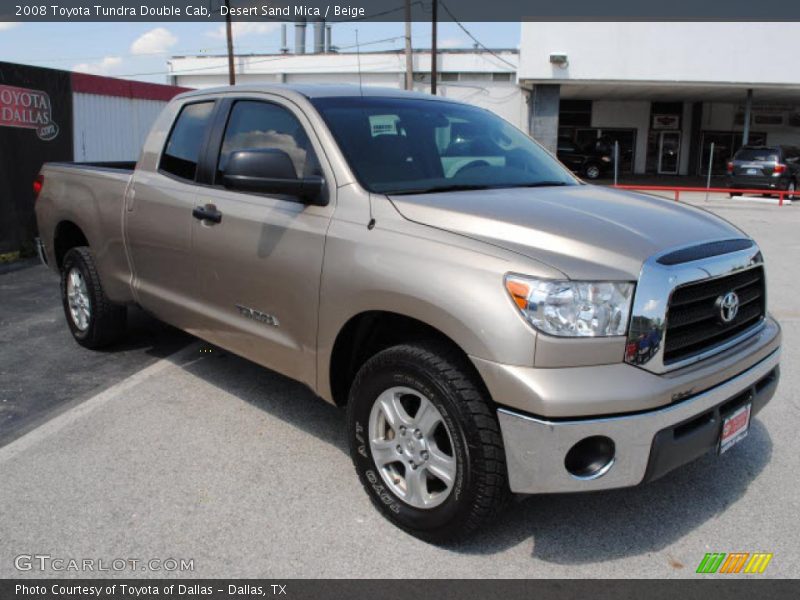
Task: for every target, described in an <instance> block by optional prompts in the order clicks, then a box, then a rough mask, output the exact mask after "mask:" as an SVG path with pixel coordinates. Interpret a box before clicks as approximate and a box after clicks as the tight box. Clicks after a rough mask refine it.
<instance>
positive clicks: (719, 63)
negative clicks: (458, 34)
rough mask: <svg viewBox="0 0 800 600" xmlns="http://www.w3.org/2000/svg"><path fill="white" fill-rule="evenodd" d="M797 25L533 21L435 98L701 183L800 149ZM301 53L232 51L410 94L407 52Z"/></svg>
mask: <svg viewBox="0 0 800 600" xmlns="http://www.w3.org/2000/svg"><path fill="white" fill-rule="evenodd" d="M794 29H796V26H795V24H793V23H752V22H751V23H603V22H594V23H536V22H527V23H522V24H521V38H520V39H521V43H520V47H519V49H518V50H516V49H505V50H492V51H485V50H444V51H442V52H440V53H439V56H438V62H437V67H438V71H439V77H438V82H439V84H438V94H439V95H441V96H446V97H451V98H455V99H458V100H463V101H466V102H470V103H472V104H475V105H478V106H482V107H484V108H488V109H490V110H493V111H495V112H496V113H497V114H499V115H500V116H502V117H504V118H505V119H507V120H508V121H510V122H511V123H513V124H514V125H516V126H518V127H520V128H521V129H523V130H524V131H527V132H529V133H530V134H531V135H533V136H534V137H535V138H536V139H537V140H539V141H540V142H541V143H542V144H544V146H545V147H547V148H549V149H550V150H552V151H555V150H556V148H557V145H558V140H559V139H561V140H569V141H571V142H577V143H578V144H579V145H588V144H591V143H593V142H594V141H595V140H597V139H601V140H605V141H610V142H613V141H616V142H618V143H619V146H620V169H621V172H622V173H636V174H653V175H705V174H706V173H707V171H708V168H709V164H710V163H711V169H712V172H713V173H714V174H716V175H719V174H722V173H724V171H725V166H726V163H727V161H728V159H729V158H730V156H731V155H732V154H733V152H735V151H736V150H737V149H738V148H739V147H740V146H741V145H742V144H743V143H745V141H747V142H748V143H751V144H779V143H790V144H795V145H797V144H800V69H798V68H796V62H797V61H796V57H795V55H796V50H795V38H796V35H795V33H796V32H795V31H794ZM325 48H327V46H325ZM303 51H304V47H303V46H302V44H300V45H299V46H297V45H296V49H295V53H289V52H288V51H287V52H286V53H283V54H272V55H248V56H237V57H236V71H237V81H239V82H242V83H251V82H257V81H268V82H289V83H299V82H314V83H354V84H357V83H358V82H359V81H360V82H361V83H362V85H379V86H384V87H396V88H402V87H403V86H404V78H405V57H404V54H403V52H402V51H390V52H361V53H355V52H330V51H329V50H328V51H325V50H322V51H319V52H318V53H310V54H305V53H302V52H303ZM413 61H414V73H415V75H414V81H415V83H414V86H415V89H417V90H419V91H429V90H430V75H429V73H430V66H431V62H430V61H431V55H430V52H429V51H415V52H414V57H413ZM169 69H170V71H171V73H172V75H171V81H170V82H171V83H172V84H173V85H180V86H186V87H208V86H215V85H225V84H226V83H227V61H226V57H225V56H199V57H195V56H180V57H173V58H172V59H171V60H170V62H169ZM712 143H713V145H714V154H713V157H712V156H711V153H710V150H711V145H712ZM712 159H713V160H712Z"/></svg>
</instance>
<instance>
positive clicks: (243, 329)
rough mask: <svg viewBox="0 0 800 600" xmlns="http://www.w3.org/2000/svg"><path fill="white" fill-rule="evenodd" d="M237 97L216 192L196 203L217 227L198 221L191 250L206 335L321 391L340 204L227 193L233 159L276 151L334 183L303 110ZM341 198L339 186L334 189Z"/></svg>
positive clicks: (224, 121)
mask: <svg viewBox="0 0 800 600" xmlns="http://www.w3.org/2000/svg"><path fill="white" fill-rule="evenodd" d="M263 98H264V96H260V97H258V98H246V97H243V98H238V99H228V100H226V101H225V103H224V104H223V107H222V108H221V110H220V114H219V117H218V120H217V122H216V123H215V129H216V130H218V131H219V132H221V133H220V134H219V135H220V139H217V140H216V143H215V142H213V141H212V143H211V144H210V146H209V154H210V155H209V157H208V170H209V171H213V173H211V172H210V173H209V177H210V179H211V181H210V182H209V183H210V185H206V186H203V187H200V188H198V194H197V198H196V200H197V204H198V206H200V207H204V208H206V209H210V210H212V211H215V214H219V216H220V219H219V222H214V221H209V220H208V219H202V218H195V219H194V223H193V230H192V238H193V243H192V246H193V248H194V256H195V270H196V275H195V277H196V282H197V295H198V297H200V298H203V304H202V308H203V315H202V316H201V319H200V320H199V321H198V328H199V329H200V330H199V331H197V333H198V335H200V336H201V337H203V338H204V339H206V340H208V341H210V342H212V343H215V344H218V345H219V346H222V347H224V348H227V349H229V350H231V351H232V352H235V353H237V354H239V355H242V356H245V357H247V358H249V359H251V360H253V361H255V362H257V363H259V364H261V365H264V366H266V367H269V368H271V369H274V370H276V371H279V372H281V373H283V374H285V375H288V376H289V377H292V378H294V379H298V380H300V381H303V382H305V383H307V384H310V385H314V384H315V377H316V368H315V354H316V341H317V340H316V334H317V318H318V309H319V285H320V275H321V270H322V259H323V253H324V248H325V235H326V232H327V229H328V224H329V223H330V219H331V215H332V211H333V208H334V203H335V202H334V201H335V198H333V197H330V196H332V192H331V191H326V192H325V193H327V194H328V195H329V202H328V204H327V205H326V206H316V205H310V204H307V203H304V202H303V201H302V200H301V199H300V198H297V197H293V196H289V195H283V194H261V193H252V192H243V191H236V190H232V189H226V188H225V187H224V186H223V185H222V184H221V182H222V176H223V174H224V172H225V167H226V164H227V160H228V158H229V157H230V156H231V154H232V153H233V152H237V151H244V150H255V149H276V150H281V151H283V152H285V153H286V154H288V156H289V157H290V158H291V161H292V164H293V166H294V168H295V172H296V175H297V177H298V178H299V177H305V176H317V175H319V176H322V177H323V178H324V179H325V180H326V181H329V182H332V181H333V176H332V172H331V171H330V168H329V166H328V165H327V164H325V165H321V164H320V162H319V160H318V157H319V156H324V155H323V154H322V152H321V148H320V146H319V144H318V141H317V140H316V137H315V136H314V134H313V131H312V130H311V128H310V126H309V123H308V122H307V120H306V118H305V116H304V115H303V114H302V112H301V111H299V110H297V109H296V108H295V107H293V106H291V105H288V104H285V103H283V101H281V100H280V99H274V100H272V99H270V100H269V101H267V100H264V99H263ZM329 188H330V189H333V190H335V186H329Z"/></svg>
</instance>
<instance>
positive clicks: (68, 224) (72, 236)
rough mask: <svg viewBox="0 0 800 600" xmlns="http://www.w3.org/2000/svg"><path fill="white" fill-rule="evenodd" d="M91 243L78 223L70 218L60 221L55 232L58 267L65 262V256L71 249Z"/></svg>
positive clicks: (55, 255)
mask: <svg viewBox="0 0 800 600" xmlns="http://www.w3.org/2000/svg"><path fill="white" fill-rule="evenodd" d="M89 245H90V244H89V239H88V238H87V237H86V234H85V233H84V232H83V230H82V229H81V228H80V227H79V226H78V225H76V224H75V223H74V222H73V221H70V220H63V221H60V222H59V223H58V225H56V227H55V230H54V233H53V256H54V258H55V261H56V266H57V267H58V269H59V270H60V269H61V266H62V265H63V264H64V256H65V255H66V254H67V252H69V250H71V249H72V248H75V247H77V246H89Z"/></svg>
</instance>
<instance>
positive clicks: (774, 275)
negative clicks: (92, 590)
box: [0, 196, 800, 578]
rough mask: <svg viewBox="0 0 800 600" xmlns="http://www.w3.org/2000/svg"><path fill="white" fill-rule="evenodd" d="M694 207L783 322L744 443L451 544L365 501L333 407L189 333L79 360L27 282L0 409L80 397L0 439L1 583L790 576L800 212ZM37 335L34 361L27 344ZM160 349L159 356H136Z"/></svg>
mask: <svg viewBox="0 0 800 600" xmlns="http://www.w3.org/2000/svg"><path fill="white" fill-rule="evenodd" d="M689 200H690V201H691V202H693V203H696V204H699V205H702V206H704V207H709V208H711V209H713V211H714V212H716V213H718V214H719V215H721V216H722V217H724V218H726V219H728V220H730V221H732V222H733V223H734V224H736V225H738V226H740V227H741V228H743V229H744V230H745V231H747V232H748V233H749V234H751V235H752V236H753V237H755V239H756V240H757V241H758V242H759V244H760V245H761V247H762V250H763V252H764V255H765V259H766V262H767V274H768V279H769V305H770V309H771V311H772V313H773V314H774V315H775V316H776V317H777V318H778V319H779V320H780V321H781V324H782V326H783V330H784V346H783V360H782V377H783V378H782V382H781V385H780V387H779V391H778V393H777V395H776V397H775V398H774V399H773V401H772V402H771V403H770V404H769V405H768V406H767V408H765V409H764V411H763V412H762V413H760V414H759V416H758V417H757V418H756V419H755V421H754V422H753V424H752V429H751V431H750V434H749V436H748V438H747V439H746V440H745V441H744V442H743V443H742V444H740V445H738V446H737V447H736V448H735V449H733V450H731V451H730V452H728V453H726V454H725V455H723V456H721V457H716V456H707V457H704V458H702V459H700V460H698V461H696V462H695V463H693V464H691V465H688V466H687V467H685V468H682V469H679V470H678V471H675V472H673V473H671V474H669V475H667V476H666V477H664V478H663V479H661V480H659V481H656V482H654V483H652V484H650V485H646V486H642V487H638V488H634V489H627V490H616V491H608V492H598V493H592V494H583V495H580V494H571V495H551V496H539V497H531V498H526V499H522V500H520V501H517V502H515V503H513V504H512V505H511V506H509V507H508V509H507V510H506V511H505V513H504V514H503V515H502V516H501V517H500V518H499V519H498V520H497V521H496V522H494V523H493V524H492V525H491V526H489V527H488V528H486V530H484V531H482V532H480V533H479V534H478V535H476V536H475V537H474V538H473V539H472V540H470V541H469V542H467V543H463V544H461V545H458V546H451V547H445V548H442V547H436V546H432V545H429V544H425V543H423V542H420V541H418V540H416V539H415V538H413V537H411V536H409V535H407V534H405V533H403V532H401V531H399V530H398V529H396V528H395V527H393V526H392V525H390V524H389V523H388V522H386V521H385V520H384V519H383V518H382V517H380V516H379V515H378V513H377V512H376V511H375V510H374V509H373V508H372V506H371V505H370V502H369V500H368V498H367V496H366V494H365V493H364V492H363V491H362V490H361V488H360V485H359V483H358V481H357V478H356V475H355V473H354V471H353V468H352V466H351V464H350V459H349V457H348V455H347V449H346V438H345V435H344V413H343V412H342V411H341V410H339V409H337V408H335V407H333V406H330V405H328V404H326V403H324V402H323V401H322V400H320V399H318V398H316V397H315V396H314V395H313V394H312V393H311V392H309V391H308V390H307V389H305V388H304V387H303V386H301V385H299V384H296V383H294V382H292V381H290V380H287V379H286V378H283V377H281V376H279V375H277V374H275V373H272V372H270V371H268V370H265V369H262V368H260V367H258V366H256V365H254V364H252V363H249V362H248V361H245V360H243V359H240V358H237V357H235V356H232V355H230V354H228V353H226V352H223V351H221V350H218V349H215V348H210V347H209V346H207V345H206V344H204V343H202V342H200V341H193V342H191V343H190V344H189V345H187V346H185V347H183V348H182V349H180V350H178V351H177V352H175V353H172V354H168V355H167V354H165V352H167V350H169V348H168V347H167V346H168V345H164V344H161V343H159V342H155V343H150V344H149V345H148V344H143V345H140V346H138V347H137V346H135V345H134V346H126V347H125V349H124V350H122V352H121V353H120V354H116V353H114V352H111V351H109V352H105V353H101V358H102V360H100V359H92V358H91V357H90V356H88V355H86V357H85V356H84V353H88V352H89V351H86V350H83V349H79V347H78V346H76V345H75V344H74V343H73V342H72V340H71V339H70V338H69V335H68V332H67V329H66V326H65V325H64V324H63V317H62V315H61V314H60V312H58V314H56V312H52V311H53V304H54V303H55V306H56V308H57V309H58V311H60V307H59V306H58V298H57V288H56V286H57V281H56V280H54V279H52V277H51V276H49V275H47V274H46V273H45V272H44V271H41V273H42V274H41V277H45V276H47V277H49V278H50V279H49V282H48V284H47V286H46V289H45V287H41V288H40V287H37V286H34V287H32V288H31V289H32V292H31V293H35V294H36V298H35V299H34V300H32V301H35V302H40V300H39V296H38V294H43V295H45V296H47V298H48V299H47V300H41V308H40V311H39V312H41V314H43V315H50V316H48V317H47V319H45V318H44V317H42V319H43V321H44V323H43V324H42V325H40V326H39V327H41V331H40V330H39V329H37V328H36V327H35V326H34V325H28V326H27V328H26V327H20V326H19V324H18V322H17V318H16V317H14V315H13V314H12V315H11V316H9V315H8V314H7V313H5V312H4V313H3V315H2V317H3V318H2V328H0V336H2V340H3V342H4V343H3V344H2V347H0V361H2V363H1V364H2V365H3V366H2V369H3V371H2V373H3V379H2V385H3V386H4V387H3V388H2V389H3V393H4V398H7V399H10V400H12V401H13V402H16V403H17V405H19V406H22V405H24V398H25V397H26V396H28V395H30V390H31V389H33V390H38V391H36V392H35V394H38V395H40V396H43V397H45V396H47V395H48V393H50V394H55V393H57V390H58V389H59V388H60V386H62V385H63V386H64V388H65V391H64V392H63V394H62V395H66V396H74V397H70V398H62V401H61V405H62V408H61V409H60V410H59V411H58V413H57V414H56V416H54V417H52V418H50V419H49V420H47V421H46V422H44V423H43V424H40V425H39V426H38V427H35V428H34V429H32V430H30V431H27V433H25V435H22V436H21V437H20V436H17V439H16V440H14V441H13V442H11V443H7V444H6V445H5V446H3V447H2V448H0V482H2V485H0V507H2V510H0V577H20V576H21V577H25V576H42V575H44V576H64V575H68V576H79V575H83V576H87V575H89V576H91V575H92V573H83V574H81V573H59V572H52V571H46V572H43V573H42V572H39V571H28V572H20V571H18V570H16V569H15V567H14V557H16V556H18V555H20V554H49V555H51V556H54V557H63V558H80V559H82V558H94V559H104V560H107V561H111V560H113V559H115V558H135V559H144V560H147V559H151V558H155V559H167V558H175V559H193V564H194V570H193V571H185V572H169V573H167V572H156V573H154V572H147V571H137V572H124V573H122V575H124V576H165V575H167V576H169V575H176V576H179V575H183V576H193V577H237V576H238V577H376V578H381V577H399V578H415V577H481V578H484V577H485V578H492V577H695V576H696V575H695V569H696V567H697V565H698V563H699V562H700V560H701V559H702V558H703V556H704V554H705V553H707V552H771V553H773V554H774V557H773V559H772V562H771V563H770V564H769V566H768V568H767V570H766V571H765V573H764V574H763V575H760V576H757V577H767V576H770V577H796V576H798V575H800V571H799V570H798V566H797V565H798V564H800V529H798V528H797V527H796V526H795V525H794V522H795V520H796V515H797V514H800V480H798V478H797V473H798V472H800V452H798V449H799V447H800V446H799V443H798V436H797V422H798V412H799V409H800V392H798V386H799V385H800V369H798V368H797V367H796V363H797V361H798V360H799V359H800V351H798V347H800V346H799V342H800V304H798V303H797V298H798V292H800V284H798V282H797V280H796V277H797V276H798V275H800V269H798V264H799V263H800V241H799V240H800V236H798V231H800V205H795V206H791V207H784V208H778V207H774V206H767V205H760V204H750V203H744V202H735V201H730V200H725V199H721V198H714V199H713V200H712V201H710V202H708V203H707V204H706V203H705V202H704V200H703V197H702V196H697V197H696V198H691V197H690V198H689ZM40 269H41V267H30V268H28V269H25V270H18V271H15V272H14V273H7V274H5V275H0V290H2V293H3V302H2V305H3V309H2V310H3V311H6V310H7V308H6V304H7V302H6V299H7V297H8V296H6V294H7V289H8V288H7V287H5V286H6V283H7V281H8V279H7V278H8V277H16V278H18V279H20V278H22V279H25V278H33V279H34V280H35V279H36V278H38V277H40V274H39V273H40ZM20 301H22V299H20ZM51 317H52V318H53V319H55V320H54V321H53V322H50V321H49V320H48V319H50V318H51ZM147 327H157V326H156V325H147ZM38 331H40V334H41V335H40V337H39V338H38V339H37V341H36V344H35V346H34V347H35V349H36V352H34V351H33V350H32V349H31V347H29V345H26V340H27V339H28V338H30V337H31V335H35V334H36V335H38V334H37V332H38ZM176 335H179V334H176ZM179 338H180V336H179ZM150 340H151V342H153V340H152V338H150ZM176 343H177V346H178V347H180V345H181V342H180V340H177V342H176ZM153 347H157V348H159V349H161V350H159V352H161V356H160V357H159V356H157V355H152V356H151V355H148V352H151V353H152V349H153ZM19 348H23V349H24V350H23V352H24V355H23V356H21V357H18V356H17V352H18V351H19V350H18V349H19ZM39 353H41V354H39ZM89 354H92V353H89ZM62 355H63V356H65V357H66V358H65V359H63V362H60V363H54V362H53V361H57V360H62V359H59V358H58V357H60V356H62ZM141 355H145V358H146V360H144V361H143V362H140V363H137V362H136V361H137V360H143V359H141V358H138V359H137V358H136V357H137V356H139V357H140V356H141ZM126 356H128V357H129V358H125V357H126ZM93 360H95V361H97V360H99V361H100V362H93ZM118 360H119V361H120V362H123V363H125V364H127V365H128V367H126V368H125V369H122V370H120V371H119V372H116V373H114V374H110V372H108V371H107V375H106V376H105V378H100V379H102V383H103V385H100V384H99V380H93V381H95V383H96V384H98V385H95V386H94V387H92V386H78V387H77V388H75V389H72V388H70V387H69V386H70V385H74V384H72V383H64V382H65V381H66V382H70V381H72V380H73V379H78V380H80V379H81V378H83V377H90V378H93V377H95V371H96V370H97V369H106V370H108V369H110V368H111V367H109V366H107V363H106V361H111V362H110V363H108V364H116V362H117V361H118ZM125 361H127V363H126V362H125ZM9 365H10V367H9ZM104 365H106V366H104ZM32 368H36V369H39V372H38V375H35V376H34V375H30V374H28V373H27V370H28V369H32ZM39 380H46V381H39ZM48 382H49V383H48ZM14 386H17V387H14ZM37 386H38V387H37ZM48 389H49V390H50V391H49V392H48V391H47V390H48ZM9 390H10V392H9ZM16 390H19V391H16ZM70 390H72V391H70ZM87 390H89V391H87ZM19 410H24V409H23V408H20V409H19ZM0 414H2V413H0ZM47 414H48V415H52V414H53V413H47ZM41 418H44V417H41ZM39 422H41V420H40V421H39ZM95 574H96V575H108V574H109V573H95ZM704 577H709V576H708V575H704ZM723 577H731V576H730V575H726V576H723ZM751 577H752V576H751Z"/></svg>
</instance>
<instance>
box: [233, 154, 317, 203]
mask: <svg viewBox="0 0 800 600" xmlns="http://www.w3.org/2000/svg"><path fill="white" fill-rule="evenodd" d="M222 182H223V184H224V185H225V187H226V188H229V189H233V190H242V191H247V192H256V193H259V194H286V195H289V196H297V197H298V198H300V199H301V200H303V201H304V202H307V203H309V204H318V205H324V204H327V202H326V201H325V199H324V198H323V197H322V187H323V180H322V177H304V178H298V177H297V173H296V172H295V170H294V163H292V159H291V158H290V157H289V155H288V154H287V153H286V152H284V151H283V150H278V149H277V148H258V149H254V150H240V151H237V152H234V153H232V154H231V155H230V157H229V158H228V164H227V166H226V167H225V173H224V174H223V177H222Z"/></svg>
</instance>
